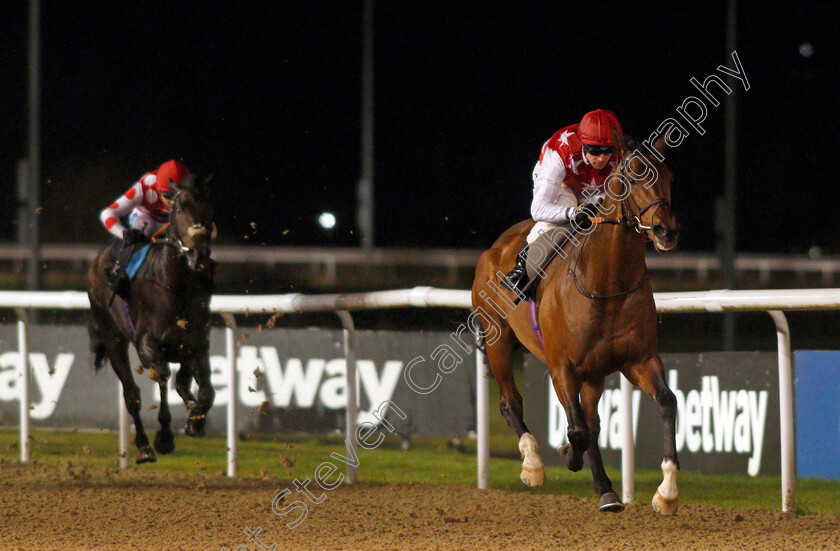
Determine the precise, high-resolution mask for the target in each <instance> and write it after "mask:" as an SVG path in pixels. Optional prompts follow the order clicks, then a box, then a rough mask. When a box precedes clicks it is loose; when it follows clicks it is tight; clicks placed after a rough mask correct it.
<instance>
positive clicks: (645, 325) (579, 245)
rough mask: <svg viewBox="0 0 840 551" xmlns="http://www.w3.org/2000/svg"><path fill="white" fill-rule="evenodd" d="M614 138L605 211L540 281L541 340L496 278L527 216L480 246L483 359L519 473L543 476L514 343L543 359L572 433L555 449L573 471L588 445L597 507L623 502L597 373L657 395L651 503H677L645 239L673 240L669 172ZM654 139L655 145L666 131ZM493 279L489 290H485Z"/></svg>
mask: <svg viewBox="0 0 840 551" xmlns="http://www.w3.org/2000/svg"><path fill="white" fill-rule="evenodd" d="M613 143H615V144H617V146H616V150H617V151H618V152H619V154H620V156H621V162H620V164H619V165H618V167H617V168H616V170H615V172H614V173H613V174H612V175H611V176H610V178H609V179H608V181H607V184H606V186H607V190H608V194H607V197H606V198H605V200H604V202H603V203H602V204H601V206H600V213H601V215H602V221H601V222H600V223H598V224H596V225H594V226H593V227H592V228H591V229H590V230H588V231H586V235H584V234H582V233H579V234H576V235H575V236H573V237H572V238H571V239H570V241H569V242H568V243H567V246H566V247H565V249H563V250H562V252H560V253H559V254H558V257H557V258H555V259H554V261H553V262H552V263H551V264H549V266H548V267H547V268H546V269H545V272H544V274H543V277H542V279H541V280H540V281H538V282H537V283H538V287H537V290H536V304H537V305H538V308H539V310H538V312H539V314H538V321H539V327H540V329H541V331H542V334H543V335H544V344H543V343H541V342H540V339H539V338H538V337H537V335H536V334H535V331H534V330H533V329H532V326H531V321H530V316H529V305H528V304H527V303H526V302H520V303H519V304H518V305H517V306H516V307H514V305H513V301H512V300H511V299H512V298H513V294H512V293H510V292H509V291H507V290H506V289H503V288H502V287H501V285H500V277H501V276H502V275H503V274H504V273H506V272H508V271H509V270H510V269H511V267H512V266H513V265H514V263H515V261H516V255H517V253H518V251H519V250H520V249H521V248H522V246H523V244H524V243H525V238H526V236H527V235H528V232H529V231H530V230H531V228H532V227H533V225H534V222H533V220H528V221H524V222H520V223H519V224H517V225H515V226H513V227H512V228H510V229H508V230H507V231H506V232H505V233H503V234H502V235H501V237H499V239H498V240H497V241H496V242H495V243H494V244H493V246H492V247H491V248H490V249H488V250H487V251H485V252H484V253H483V254H482V255H481V258H480V260H479V262H478V267H477V268H476V277H475V282H474V284H473V291H472V302H473V308H474V310H475V311H476V312H477V313H479V314H480V316H477V319H480V320H481V324H482V326H483V331H481V334H480V336H483V337H484V341H485V345H486V353H487V360H488V362H489V364H490V368H491V370H492V372H493V375H494V376H495V378H496V381H497V382H498V384H499V391H500V394H501V399H500V409H501V411H502V415H503V416H504V417H505V419H506V420H507V423H508V425H510V427H511V428H513V430H515V431H516V434H517V435H518V436H519V437H520V440H519V449H520V451H521V453H522V457H523V462H522V473H521V475H520V478H521V479H522V481H523V482H524V483H525V484H526V485H528V486H539V485H541V484H542V483H543V482H545V470H544V468H543V463H542V459H540V456H539V453H538V451H537V442H536V439H535V438H534V437H533V436H532V435H531V434H530V433H529V431H528V427H526V426H525V423H524V421H523V410H522V396H521V395H520V394H519V392H518V391H517V389H516V385H515V383H514V378H513V370H512V366H511V356H512V352H513V349H514V346H515V345H516V343H517V342H519V343H521V344H523V345H524V346H525V347H526V348H527V349H528V350H530V351H531V352H532V353H533V354H534V355H536V356H537V357H538V358H540V359H541V360H542V361H544V362H545V363H546V364H547V365H548V374H549V376H550V377H551V381H552V384H553V385H554V391H555V392H556V393H557V397H558V398H559V400H560V403H561V404H562V405H563V408H564V410H565V412H566V418H567V420H568V427H569V428H568V438H569V443H568V444H566V445H564V446H563V447H562V448H561V449H560V454H561V456H562V457H563V459H564V460H565V462H566V465H567V466H568V468H569V469H570V470H572V471H578V470H580V469H581V468H582V466H583V453H584V452H588V454H589V463H590V467H591V469H592V477H593V489H594V491H595V494H596V495H597V496H598V498H599V508H600V510H602V511H615V512H618V511H622V510H623V509H624V505H623V504H622V503H621V501H620V500H619V498H618V496H617V495H616V493H615V492H614V491H613V488H612V483H611V482H610V479H609V478H608V477H607V474H606V473H605V472H604V466H603V462H602V459H601V452H600V449H599V447H598V435H599V433H600V428H601V427H600V419H599V417H598V401H599V399H600V398H601V394H602V393H603V391H604V378H605V377H606V376H607V375H610V374H611V373H614V372H616V371H619V372H621V373H622V374H623V375H624V376H625V377H626V378H627V379H628V380H629V381H630V382H631V383H633V384H634V385H637V386H639V387H641V389H642V390H643V391H644V392H646V393H647V394H649V395H650V396H652V397H653V398H654V399H655V400H656V402H657V404H658V405H659V409H660V413H661V415H662V423H663V428H664V434H665V437H664V440H665V453H664V460H663V462H662V471H663V475H664V480H663V482H662V484H661V485H660V486H659V489H658V491H657V492H656V495H655V496H654V498H653V506H654V509H656V510H657V511H659V512H661V513H663V514H671V513H673V512H675V511H676V509H677V485H676V474H677V471H678V470H679V461H678V460H677V450H676V445H675V438H674V429H675V418H676V400H675V398H674V394H673V393H672V392H671V390H670V389H669V388H668V386H667V384H666V382H665V376H664V370H663V367H662V362H661V361H660V359H659V355H658V352H657V341H656V307H655V305H654V301H653V294H652V292H651V288H650V284H649V283H648V279H647V272H646V268H645V244H646V241H647V240H648V239H650V240H652V241H653V244H654V246H655V247H656V249H657V250H660V251H667V250H670V249H672V248H673V247H674V246H676V241H677V234H678V226H677V222H676V219H675V217H674V214H673V212H672V211H671V204H670V199H671V189H670V188H671V179H672V175H671V172H670V171H669V170H668V168H667V167H666V166H665V165H664V163H662V162H660V159H662V157H661V155H656V154H654V152H653V151H651V152H650V154H647V155H645V154H644V153H643V151H642V150H641V149H636V146H635V144H633V143H631V144H630V147H628V145H627V142H625V140H624V138H620V137H619V136H618V135H617V134H616V133H615V132H613ZM655 148H656V150H657V151H658V153H659V154H661V153H662V152H663V150H664V149H665V142H664V139H660V140H659V141H658V142H657V143H656V144H655ZM657 157H659V159H658V158H657ZM564 231H568V230H564ZM536 243H539V241H537V242H535V244H536ZM533 246H534V245H533V244H532V247H533ZM491 288H492V289H494V290H495V292H490V291H491ZM501 293H504V295H502V294H501ZM494 297H495V298H494Z"/></svg>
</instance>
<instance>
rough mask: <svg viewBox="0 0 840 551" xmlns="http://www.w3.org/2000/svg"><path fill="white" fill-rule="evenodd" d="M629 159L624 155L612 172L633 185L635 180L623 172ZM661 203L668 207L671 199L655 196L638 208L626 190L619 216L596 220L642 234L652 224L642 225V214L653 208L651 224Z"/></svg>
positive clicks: (651, 228)
mask: <svg viewBox="0 0 840 551" xmlns="http://www.w3.org/2000/svg"><path fill="white" fill-rule="evenodd" d="M629 159H630V156H629V155H628V156H625V157H624V159H622V160H621V164H620V165H618V170H617V171H616V172H614V173H613V174H615V173H618V176H619V178H620V179H621V181H626V182H630V183H629V184H628V185H629V186H633V185H634V183H635V182H634V181H633V180H632V179H631V178H629V177H628V176H627V175H626V174H625V172H626V168H627V162H628V160H629ZM609 177H610V178H612V177H613V175H610V176H609ZM656 185H657V186H658V185H659V183H658V182H657V183H656ZM628 201H629V202H632V204H633V206H634V207H635V208H636V212H637V213H638V214H633V211H632V210H631V209H630V207H629V206H628V205H627V203H628ZM662 205H667V206H669V207H670V206H671V201H669V200H668V199H666V198H665V197H662V196H660V197H657V198H656V199H654V200H653V201H651V202H650V203H648V204H647V205H645V206H644V207H641V208H640V207H639V203H638V202H637V201H636V200H635V199H634V198H633V196H632V195H631V194H630V193H629V192H628V193H627V195H626V196H625V197H623V198H622V199H621V218H597V219H596V221H597V222H598V223H607V224H618V225H620V226H623V227H625V228H629V229H632V230H633V231H635V232H636V233H638V234H639V235H644V234H645V232H646V231H648V230H651V231H652V230H653V226H646V225H644V224H643V223H642V216H644V214H645V213H646V212H647V211H649V210H650V209H652V208H653V209H654V210H653V212H652V213H651V215H650V220H651V224H653V219H654V217H655V216H656V211H658V210H659V207H661V206H662ZM654 207H655V208H654ZM648 237H649V236H648Z"/></svg>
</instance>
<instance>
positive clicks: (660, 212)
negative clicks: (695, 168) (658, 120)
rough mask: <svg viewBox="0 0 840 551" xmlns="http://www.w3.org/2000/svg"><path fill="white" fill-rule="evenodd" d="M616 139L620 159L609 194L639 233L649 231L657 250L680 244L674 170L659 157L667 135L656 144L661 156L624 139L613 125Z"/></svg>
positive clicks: (648, 234) (648, 233) (611, 178)
mask: <svg viewBox="0 0 840 551" xmlns="http://www.w3.org/2000/svg"><path fill="white" fill-rule="evenodd" d="M613 143H614V144H616V149H617V151H618V152H619V154H620V156H621V163H620V164H619V166H618V168H617V169H616V171H615V172H614V173H613V175H612V176H611V177H610V180H609V184H608V185H609V190H608V191H609V193H608V197H612V198H613V199H614V200H615V201H616V202H620V204H621V214H622V216H623V217H624V219H625V220H626V221H627V222H628V223H629V225H630V226H631V227H632V228H633V229H635V230H636V231H637V232H639V233H640V234H645V235H647V237H648V239H650V240H651V241H653V245H654V247H656V249H657V250H658V251H670V250H671V249H673V248H674V247H676V246H677V240H678V238H679V233H680V227H679V224H677V218H676V216H674V212H673V211H672V210H671V181H672V180H673V174H672V173H671V171H670V170H668V167H667V166H665V163H664V162H662V161H661V160H660V159H661V158H662V156H661V154H662V152H663V151H664V150H665V137H664V136H663V137H662V138H660V139H659V140H657V142H656V143H655V144H654V148H655V149H656V151H657V152H658V153H659V157H657V155H654V154H653V153H651V154H649V155H645V154H644V152H643V151H642V149H641V148H639V147H638V146H637V144H636V143H635V142H633V141H629V143H628V141H627V140H625V138H624V137H623V136H619V135H618V133H617V132H616V131H615V129H613Z"/></svg>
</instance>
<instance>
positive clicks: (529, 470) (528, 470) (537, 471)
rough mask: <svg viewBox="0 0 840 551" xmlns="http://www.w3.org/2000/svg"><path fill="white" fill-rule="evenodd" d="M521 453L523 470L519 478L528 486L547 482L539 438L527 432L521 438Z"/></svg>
mask: <svg viewBox="0 0 840 551" xmlns="http://www.w3.org/2000/svg"><path fill="white" fill-rule="evenodd" d="M519 453H520V454H521V455H522V472H521V473H520V475H519V478H520V479H521V480H522V482H523V483H524V484H525V485H526V486H532V487H533V486H542V485H543V484H544V483H545V467H544V466H543V462H542V458H541V457H540V453H539V450H538V446H537V439H536V438H534V436H533V435H532V434H530V433H527V432H526V433H525V434H523V435H522V437H521V438H520V439H519Z"/></svg>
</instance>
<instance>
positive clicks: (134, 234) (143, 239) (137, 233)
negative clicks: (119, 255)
mask: <svg viewBox="0 0 840 551" xmlns="http://www.w3.org/2000/svg"><path fill="white" fill-rule="evenodd" d="M123 241H125V244H126V245H136V244H138V243H147V242H148V241H149V238H148V237H147V236H146V234H145V233H143V230H138V229H137V228H128V229H127V230H125V231H124V232H123Z"/></svg>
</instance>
